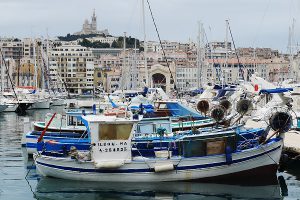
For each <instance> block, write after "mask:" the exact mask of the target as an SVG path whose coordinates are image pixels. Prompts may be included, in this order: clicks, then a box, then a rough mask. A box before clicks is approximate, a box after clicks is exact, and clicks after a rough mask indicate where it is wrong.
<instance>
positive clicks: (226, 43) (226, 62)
mask: <svg viewBox="0 0 300 200" xmlns="http://www.w3.org/2000/svg"><path fill="white" fill-rule="evenodd" d="M225 33H226V35H225V52H226V54H225V70H227V67H228V20H226V31H225ZM225 70H223V72H222V73H223V74H222V77H223V78H222V85H224V83H225V81H226V80H225V78H226V77H225V72H226V71H225Z"/></svg>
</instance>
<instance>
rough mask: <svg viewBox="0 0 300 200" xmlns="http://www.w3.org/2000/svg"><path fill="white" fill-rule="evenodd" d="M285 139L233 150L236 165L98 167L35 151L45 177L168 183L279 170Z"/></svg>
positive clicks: (221, 160)
mask: <svg viewBox="0 0 300 200" xmlns="http://www.w3.org/2000/svg"><path fill="white" fill-rule="evenodd" d="M282 146H283V140H282V139H281V140H279V141H276V142H272V143H269V144H267V145H263V146H261V147H258V148H257V147H256V148H253V149H248V150H245V151H242V152H238V153H233V154H232V159H233V162H232V164H228V163H226V158H225V155H224V154H222V155H211V156H204V157H193V158H181V157H171V159H166V158H161V159H159V158H155V159H147V158H145V159H146V160H145V159H144V158H139V159H137V158H136V159H133V160H132V161H131V162H130V163H125V164H124V165H123V166H121V167H120V168H117V169H105V170H104V169H96V168H95V166H94V162H92V161H86V162H85V161H83V162H80V161H76V160H74V159H71V158H60V157H48V156H43V155H38V154H35V156H34V157H35V163H36V167H37V169H38V171H39V172H40V173H41V174H42V175H44V176H51V177H57V178H62V179H71V180H83V181H99V182H120V181H122V182H164V181H182V180H194V179H207V178H216V177H222V176H229V177H231V176H233V175H237V174H243V173H247V172H251V175H252V176H253V175H255V174H259V173H261V174H266V175H267V174H268V173H271V174H274V173H276V169H277V163H278V162H279V159H280V155H281V151H282ZM166 165H173V166H174V169H173V170H169V171H164V172H155V171H154V169H155V168H156V167H159V166H161V167H162V166H166Z"/></svg>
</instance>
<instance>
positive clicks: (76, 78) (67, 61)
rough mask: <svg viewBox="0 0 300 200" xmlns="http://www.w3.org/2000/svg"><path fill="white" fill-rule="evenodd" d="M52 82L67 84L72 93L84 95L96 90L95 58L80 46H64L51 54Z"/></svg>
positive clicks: (90, 52)
mask: <svg viewBox="0 0 300 200" xmlns="http://www.w3.org/2000/svg"><path fill="white" fill-rule="evenodd" d="M49 64H50V66H49V69H50V76H51V79H52V81H54V82H56V83H57V85H59V84H61V82H64V83H66V85H67V87H68V88H67V89H69V91H70V92H71V93H76V94H83V93H90V92H92V91H93V90H94V67H95V66H94V56H93V54H92V51H91V50H90V49H88V48H86V47H82V46H80V45H62V46H59V47H55V48H53V49H52V50H51V51H50V52H49Z"/></svg>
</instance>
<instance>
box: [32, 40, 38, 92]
mask: <svg viewBox="0 0 300 200" xmlns="http://www.w3.org/2000/svg"><path fill="white" fill-rule="evenodd" d="M35 47H36V46H35V39H34V40H33V63H34V79H35V87H36V89H37V87H38V75H37V65H36V52H35Z"/></svg>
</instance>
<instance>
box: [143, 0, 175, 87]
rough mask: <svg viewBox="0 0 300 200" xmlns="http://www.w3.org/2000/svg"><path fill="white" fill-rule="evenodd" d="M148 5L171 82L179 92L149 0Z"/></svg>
mask: <svg viewBox="0 0 300 200" xmlns="http://www.w3.org/2000/svg"><path fill="white" fill-rule="evenodd" d="M147 4H148V7H149V11H150V14H151V18H152V21H153V24H154V27H155V30H156V33H157V36H158V40H159V44H160V47H161V49H162V52H163V56H164V58H165V60H166V63H167V67H168V69H169V72H170V75H171V82H173V84H174V89H175V90H176V91H177V88H176V83H175V80H174V77H173V74H172V72H171V69H170V65H169V63H168V59H167V57H166V53H165V49H164V47H163V45H162V42H161V39H160V35H159V32H158V29H157V25H156V23H155V19H154V16H153V13H152V9H151V6H150V3H149V0H147Z"/></svg>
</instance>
